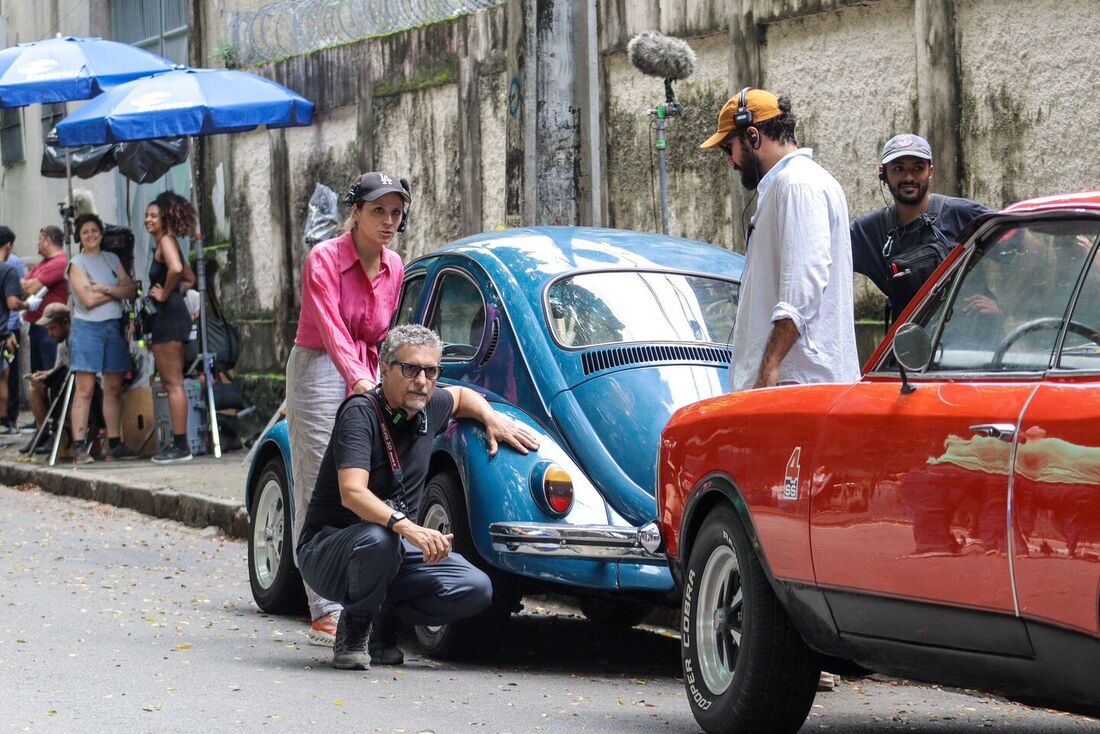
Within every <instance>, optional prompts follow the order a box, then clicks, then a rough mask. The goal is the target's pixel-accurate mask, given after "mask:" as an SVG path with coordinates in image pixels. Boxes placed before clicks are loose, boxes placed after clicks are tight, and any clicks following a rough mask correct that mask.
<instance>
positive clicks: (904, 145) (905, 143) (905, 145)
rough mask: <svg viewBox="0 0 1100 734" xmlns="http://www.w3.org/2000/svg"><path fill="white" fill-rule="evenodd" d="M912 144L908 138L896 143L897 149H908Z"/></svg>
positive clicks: (911, 140)
mask: <svg viewBox="0 0 1100 734" xmlns="http://www.w3.org/2000/svg"><path fill="white" fill-rule="evenodd" d="M912 144H913V139H912V138H910V137H904V138H902V139H901V140H899V141H898V142H897V146H898V147H899V148H908V147H909V146H911V145H912Z"/></svg>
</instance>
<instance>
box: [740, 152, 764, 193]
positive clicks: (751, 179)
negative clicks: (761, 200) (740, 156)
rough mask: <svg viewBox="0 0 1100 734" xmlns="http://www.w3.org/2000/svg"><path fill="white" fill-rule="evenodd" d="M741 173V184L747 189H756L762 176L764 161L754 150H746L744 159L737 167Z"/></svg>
mask: <svg viewBox="0 0 1100 734" xmlns="http://www.w3.org/2000/svg"><path fill="white" fill-rule="evenodd" d="M737 169H738V171H739V172H740V173H741V185H742V186H744V187H745V188H746V189H748V190H749V191H756V187H757V186H759V185H760V179H762V178H764V163H763V162H762V161H761V160H760V156H758V155H757V154H756V151H755V150H751V149H750V150H746V151H745V159H744V160H743V161H741V164H740V165H739V166H738V167H737Z"/></svg>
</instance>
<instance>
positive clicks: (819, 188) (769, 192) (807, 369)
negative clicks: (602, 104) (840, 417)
mask: <svg viewBox="0 0 1100 734" xmlns="http://www.w3.org/2000/svg"><path fill="white" fill-rule="evenodd" d="M794 126H795V116H794V114H793V113H792V112H791V105H790V101H789V100H788V99H787V98H786V97H776V96H775V95H774V94H772V93H771V92H767V91H764V90H762V89H753V88H751V87H746V88H745V89H743V90H741V92H740V93H739V94H737V95H735V96H733V97H731V98H730V99H729V101H727V102H726V104H725V105H724V106H723V107H722V111H721V113H719V115H718V130H717V132H715V133H714V134H713V135H711V136H710V138H708V139H707V140H706V141H705V142H704V143H703V144H702V146H700V147H703V148H719V149H721V150H722V152H723V153H724V154H725V155H726V158H727V160H728V162H729V164H730V165H732V166H733V167H734V168H736V169H737V170H738V171H739V172H740V174H741V183H742V184H743V185H744V186H745V188H746V189H749V190H755V191H756V192H757V193H758V195H759V201H758V202H757V206H756V213H755V214H754V215H753V217H752V220H751V224H750V226H749V229H748V233H747V235H746V236H747V240H748V242H747V248H748V253H747V259H746V261H745V270H744V273H743V275H742V283H741V292H740V297H739V300H738V304H737V322H736V324H735V325H734V330H733V344H732V347H733V361H732V363H731V365H730V390H731V391H738V390H747V389H750V388H758V387H772V386H774V385H779V384H787V383H808V382H854V381H856V380H858V379H859V362H858V358H857V354H856V339H855V320H854V316H853V308H852V247H851V240H850V238H849V231H848V204H847V202H846V200H845V198H844V192H843V190H841V188H840V184H839V183H837V181H836V179H835V178H833V177H832V176H831V175H830V174H829V173H828V172H827V171H826V170H825V169H824V168H822V167H821V166H819V165H818V164H817V163H815V162H814V160H813V151H812V150H810V149H809V148H799V147H798V143H797V142H796V141H795V137H794Z"/></svg>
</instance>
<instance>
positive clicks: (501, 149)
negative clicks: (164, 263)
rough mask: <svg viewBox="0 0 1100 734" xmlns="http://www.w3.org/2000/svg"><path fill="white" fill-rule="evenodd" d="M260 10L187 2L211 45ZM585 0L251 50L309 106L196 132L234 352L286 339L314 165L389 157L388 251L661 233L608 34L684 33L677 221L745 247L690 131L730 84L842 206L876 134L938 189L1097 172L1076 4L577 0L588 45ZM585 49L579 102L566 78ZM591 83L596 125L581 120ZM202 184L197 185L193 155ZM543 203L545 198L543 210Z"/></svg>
mask: <svg viewBox="0 0 1100 734" xmlns="http://www.w3.org/2000/svg"><path fill="white" fill-rule="evenodd" d="M256 7H258V5H257V3H256V2H255V1H254V0H237V1H236V2H234V1H233V0H223V1H222V2H217V3H213V2H206V3H203V4H202V10H201V13H200V14H202V15H203V17H204V18H205V20H206V22H205V23H204V27H203V30H202V33H201V34H198V35H200V36H201V38H202V39H203V41H202V44H203V47H204V49H207V50H203V51H202V53H206V54H208V53H209V51H208V49H210V48H213V47H215V46H217V45H218V44H220V43H222V42H224V37H225V31H224V28H225V27H226V23H227V22H228V19H229V18H230V16H231V14H232V12H235V11H237V10H241V9H244V10H254V9H256ZM588 7H590V6H588V5H586V4H585V3H578V4H574V5H573V6H572V7H570V8H569V10H570V12H568V13H565V12H563V9H562V8H561V7H557V6H556V4H555V3H554V2H552V0H512V2H508V3H505V4H504V5H503V6H501V7H498V8H496V9H494V10H491V11H488V12H483V13H478V14H476V15H474V16H467V17H464V18H459V19H457V20H453V21H448V22H444V23H439V24H436V25H433V26H429V27H422V28H417V29H414V30H411V31H408V32H404V33H399V34H395V35H392V36H387V37H385V38H377V39H370V40H366V41H363V42H360V43H355V44H350V45H346V46H341V47H339V48H334V49H327V50H322V51H318V52H315V53H313V54H310V55H308V56H304V57H294V58H292V59H288V60H284V61H280V62H274V63H271V64H268V65H266V66H263V67H260V68H259V69H257V71H259V73H262V74H265V75H268V76H271V77H273V78H275V79H278V80H279V81H282V82H283V83H286V84H288V85H289V86H291V87H293V88H295V89H298V90H299V91H301V92H303V93H304V94H306V95H307V96H310V97H311V98H313V99H315V100H317V101H318V103H319V107H318V115H317V122H316V124H315V125H314V127H313V128H311V129H309V130H303V131H287V132H285V133H274V132H272V133H266V132H260V133H253V134H250V135H246V136H237V137H235V138H233V139H232V141H230V142H228V143H219V144H218V145H222V146H223V147H222V148H220V149H214V148H210V149H209V152H208V159H210V165H208V166H207V169H208V170H211V171H212V170H213V167H214V165H215V161H214V159H217V161H220V162H223V163H226V165H228V166H229V168H231V170H232V173H231V175H229V176H228V178H227V179H226V180H227V181H229V182H231V183H232V185H231V186H228V187H226V188H225V189H224V190H220V191H219V195H220V196H221V197H223V198H224V205H223V207H222V208H223V209H224V210H225V212H226V220H225V221H223V222H218V223H217V228H220V229H224V230H225V231H224V233H223V234H221V235H219V236H221V237H223V238H224V239H225V240H227V241H229V242H231V246H230V249H229V252H228V259H227V262H226V266H225V268H223V272H222V274H221V276H220V278H221V282H222V284H223V287H224V288H225V289H226V290H227V291H228V292H230V293H231V294H232V297H231V299H227V300H231V301H232V303H233V304H234V305H235V307H236V309H237V312H238V314H239V315H240V317H242V318H243V319H245V320H246V321H248V323H249V324H250V326H249V328H250V329H252V330H253V333H254V334H255V335H256V336H257V337H258V340H257V344H258V345H259V346H258V347H257V349H256V353H252V352H250V353H249V355H248V356H247V360H246V361H247V362H248V363H249V364H252V365H254V366H255V367H257V368H263V369H278V368H279V367H280V366H281V362H282V360H283V359H285V355H286V352H287V346H288V344H289V338H290V335H292V333H293V320H294V318H295V317H296V313H297V299H298V289H299V286H300V284H299V282H298V280H297V273H298V270H299V268H300V264H301V260H302V258H303V257H304V255H305V251H304V247H303V245H302V244H301V231H302V222H303V217H304V211H305V205H306V202H307V200H308V198H309V195H310V193H311V192H312V189H313V185H314V184H315V183H316V182H318V181H321V182H323V183H325V184H327V185H329V186H331V187H332V188H334V189H336V190H337V191H339V190H341V189H342V188H343V187H344V186H346V183H347V181H348V179H350V177H351V176H353V175H354V174H355V173H356V172H357V171H359V170H366V169H371V168H382V169H388V170H393V171H394V172H397V173H400V174H401V175H408V176H409V178H410V179H411V180H412V181H413V184H414V189H415V195H416V202H415V206H414V210H413V227H412V228H411V229H410V232H409V233H408V234H407V235H405V236H404V237H402V238H401V242H400V243H399V245H398V248H399V250H400V252H401V253H402V254H403V255H404V256H405V257H406V258H411V257H414V256H416V255H418V254H420V253H423V252H426V251H428V250H429V249H431V248H433V247H435V246H437V245H439V244H442V243H443V242H446V241H448V240H450V239H453V238H455V237H458V236H460V235H464V234H469V233H473V232H476V231H481V230H484V229H492V228H495V227H499V226H502V225H507V226H515V225H518V224H523V223H531V222H535V221H558V220H555V219H554V218H553V217H554V216H559V217H561V218H562V219H561V221H575V222H577V223H586V222H588V221H591V217H592V216H593V212H594V213H595V216H596V217H597V223H603V224H608V225H610V226H615V227H623V228H633V229H643V230H650V231H654V230H658V229H659V227H660V213H659V202H658V197H657V171H656V162H657V153H656V151H655V149H654V139H653V132H652V128H651V121H652V118H651V115H650V114H648V110H650V109H651V108H652V107H654V106H655V105H656V104H658V103H661V102H663V100H664V88H663V84H662V81H661V80H659V79H655V78H651V77H646V76H643V75H641V74H640V73H639V72H637V71H636V70H635V69H634V68H633V67H632V66H631V65H630V64H629V62H628V61H627V58H626V53H625V47H626V43H627V42H628V41H629V40H630V38H631V37H633V36H634V35H635V34H636V33H638V32H640V31H642V30H645V29H649V28H653V29H657V30H660V31H661V32H663V33H666V34H668V35H674V36H679V37H682V38H686V39H688V40H689V42H690V43H691V45H692V47H693V48H694V50H695V52H696V54H697V56H698V66H697V69H696V72H695V74H694V76H692V77H691V78H690V79H687V80H684V81H682V82H678V83H677V84H676V87H675V88H676V93H677V99H678V101H679V102H680V103H681V105H682V107H683V114H682V115H681V116H679V117H677V118H674V119H671V120H670V121H669V125H668V128H667V131H666V135H667V140H668V146H667V150H666V154H667V159H666V162H667V166H668V173H669V206H670V219H671V222H670V230H671V233H672V234H676V235H684V236H689V237H694V238H698V239H702V240H707V241H711V242H715V243H716V244H719V245H722V246H725V247H729V248H732V249H738V250H739V249H742V248H743V242H744V235H743V226H744V224H743V219H747V217H748V216H749V215H751V211H752V210H751V207H750V208H749V209H748V210H745V205H746V204H748V203H749V199H748V196H747V195H746V194H745V192H744V191H743V190H742V189H741V186H740V183H739V181H738V179H737V177H736V175H735V174H734V173H733V172H731V171H730V170H729V169H728V168H727V167H726V166H725V164H724V161H722V160H721V158H720V156H718V155H716V154H714V153H712V152H707V151H701V150H700V149H699V148H698V145H699V143H700V142H701V141H702V140H703V139H705V138H706V137H707V136H708V135H709V134H710V132H711V131H712V130H713V128H714V124H715V121H716V118H717V113H718V110H719V109H720V107H721V105H722V103H723V102H724V101H725V100H726V99H727V98H728V97H729V96H730V95H732V94H734V93H735V92H736V91H737V90H738V89H739V88H740V87H741V86H743V85H746V84H752V85H754V86H764V87H767V88H769V89H772V90H774V91H777V92H780V93H785V94H787V95H788V96H789V97H790V98H791V99H792V102H793V104H794V109H795V112H796V114H797V115H798V116H799V118H800V121H801V122H800V125H799V128H798V136H799V141H800V143H801V144H803V145H807V146H810V147H813V148H814V149H815V155H816V157H817V159H818V160H819V161H820V162H822V163H823V164H824V165H825V166H826V167H827V168H828V169H829V170H830V171H832V172H833V173H834V175H836V177H837V178H838V180H839V181H840V182H841V184H842V185H843V186H844V189H845V191H846V192H847V195H848V201H849V207H850V210H851V213H852V214H853V215H855V214H858V213H861V212H863V211H866V210H868V209H870V208H873V207H877V206H881V205H882V201H883V199H882V196H883V193H884V192H883V191H881V190H880V187H879V184H878V180H877V175H876V174H877V160H878V155H879V151H880V150H881V147H882V144H883V143H884V142H885V141H886V140H887V139H888V138H889V137H891V136H892V135H894V134H896V133H898V132H902V131H908V130H913V131H917V132H920V133H922V134H924V135H926V136H927V137H929V139H930V140H931V141H932V143H933V146H934V148H935V150H936V151H937V156H938V158H937V172H936V178H935V180H934V182H933V188H934V189H935V190H939V191H942V192H944V193H952V194H963V195H966V196H971V197H973V198H976V199H978V200H980V201H982V202H984V203H986V204H989V205H990V206H994V207H996V206H1001V205H1003V204H1005V203H1008V202H1011V201H1014V200H1018V199H1020V198H1024V197H1028V196H1034V195H1039V194H1047V193H1053V192H1057V191H1063V190H1072V189H1078V188H1083V187H1086V186H1092V185H1095V176H1094V173H1093V171H1094V168H1095V156H1093V155H1091V154H1090V153H1089V151H1090V150H1091V148H1090V146H1089V145H1088V144H1087V143H1086V144H1084V145H1080V144H1077V143H1079V142H1081V141H1087V140H1088V139H1089V134H1088V133H1089V130H1088V125H1089V124H1090V121H1091V120H1092V119H1094V118H1096V117H1097V112H1098V111H1100V110H1098V109H1097V108H1098V107H1100V102H1098V101H1097V100H1096V98H1095V95H1091V94H1089V92H1090V91H1091V90H1092V89H1094V88H1096V86H1097V82H1100V73H1098V72H1097V71H1096V68H1095V65H1094V64H1092V63H1091V61H1090V56H1091V54H1090V51H1091V50H1092V48H1093V47H1094V45H1095V44H1094V42H1093V39H1094V38H1096V37H1097V32H1098V31H1100V13H1096V12H1095V10H1096V9H1097V4H1096V3H1094V2H1086V3H1081V4H1078V5H1076V6H1072V7H1070V6H1066V5H1064V4H1062V3H1057V2H1055V0H1036V1H1035V2H1025V1H1023V0H1020V1H1019V2H1009V3H1005V2H1000V1H998V0H957V1H955V2H952V1H951V0H665V1H662V2H656V1H655V0H645V1H643V0H610V1H608V2H599V3H597V4H595V5H594V7H595V12H596V17H595V26H596V28H597V32H598V38H597V44H596V48H597V51H596V55H595V57H594V58H593V57H592V56H591V55H590V54H588V52H587V51H586V50H585V40H586V38H585V35H586V29H585V28H584V27H583V21H584V17H585V12H586V9H587V8H588ZM525 16H526V17H527V18H529V19H533V20H531V22H532V23H535V24H536V25H535V26H532V25H530V24H529V23H525V20H524V18H525ZM547 23H549V24H550V25H546V24H547ZM554 23H558V24H559V25H561V24H567V27H566V28H555V27H554V26H553V24H554ZM554 31H567V33H558V34H557V35H555V33H554ZM554 37H567V38H568V41H566V42H565V43H567V44H568V51H569V52H570V53H572V54H573V55H574V56H573V57H572V58H569V59H563V58H562V57H561V54H562V53H563V49H562V47H560V46H559V47H554V46H551V47H549V48H547V46H546V44H547V43H552V41H548V40H547V39H549V38H554ZM539 44H542V46H541V48H540V46H539ZM528 47H533V48H535V49H536V52H535V58H534V59H531V58H528V56H529V55H530V54H529V53H528ZM540 54H541V55H540ZM589 68H592V69H595V70H596V75H597V76H596V77H595V78H596V84H595V85H594V88H595V90H596V96H595V98H593V97H591V96H586V90H585V89H583V88H582V87H584V86H585V85H586V84H588V77H587V74H588V73H589V72H588V69H589ZM525 69H527V70H528V71H525ZM531 75H534V77H535V79H534V80H532V79H531V78H530V77H531ZM563 80H565V81H566V82H567V83H568V84H569V85H572V87H573V93H572V96H571V97H570V98H565V97H568V92H567V91H566V90H563V89H561V85H562V81H563ZM555 84H557V85H558V86H557V87H555ZM555 89H556V90H557V91H555V92H554V98H553V100H550V101H552V102H553V105H549V107H545V108H542V109H543V110H544V116H542V117H537V118H536V119H535V120H534V121H532V119H531V118H530V114H531V111H532V110H533V109H535V108H534V107H532V105H531V104H530V103H529V98H530V97H531V96H532V95H534V96H538V95H539V94H542V95H544V96H548V95H550V90H555ZM539 90H542V91H541V92H540V91H539ZM563 95H565V97H563ZM591 103H594V104H595V105H597V106H598V110H597V115H596V118H595V119H598V125H597V127H596V128H595V129H592V130H590V129H588V128H586V127H585V124H584V119H585V116H586V115H587V114H588V113H589V109H588V108H587V105H589V104H591ZM540 104H541V103H540ZM554 105H557V106H556V107H555V106H554ZM551 108H552V109H556V110H557V112H555V113H554V114H553V115H549V116H546V115H545V110H546V109H551ZM550 118H553V119H550ZM560 125H564V127H562V126H560ZM563 136H564V137H563ZM569 136H573V142H570V138H569ZM585 146H590V148H591V150H590V151H589V149H586V147H585ZM555 165H560V166H561V168H557V169H555V168H553V166H555ZM206 181H207V190H208V191H213V188H214V186H213V182H212V181H211V179H210V175H209V174H208V175H207V176H206ZM276 189H278V191H276ZM570 192H572V194H571V193H570ZM570 196H572V197H574V199H569V201H568V206H566V205H565V204H564V203H562V202H565V201H566V200H567V199H568V198H569V197H570ZM887 196H888V194H887ZM533 199H535V200H533ZM540 200H541V204H540ZM554 201H557V202H558V204H554V203H553V202H554ZM548 202H549V204H551V205H552V208H553V207H556V214H555V212H547V211H544V210H545V209H546V205H547V203H548ZM217 207H218V204H217V203H214V205H213V207H211V208H212V209H215V208H217ZM559 210H560V211H559ZM857 287H858V289H859V291H860V294H861V296H862V298H861V301H862V309H863V311H864V312H865V313H866V314H867V315H873V314H876V313H878V309H877V305H876V303H875V298H874V297H873V294H871V292H870V291H871V289H869V287H868V284H866V283H859V284H858V285H857ZM271 340H274V342H275V344H276V348H275V349H274V350H271V349H270V344H271Z"/></svg>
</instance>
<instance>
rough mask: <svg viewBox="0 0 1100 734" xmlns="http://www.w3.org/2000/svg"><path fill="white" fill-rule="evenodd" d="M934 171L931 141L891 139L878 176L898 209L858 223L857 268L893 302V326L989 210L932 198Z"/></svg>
mask: <svg viewBox="0 0 1100 734" xmlns="http://www.w3.org/2000/svg"><path fill="white" fill-rule="evenodd" d="M934 171H935V166H933V165H932V146H931V145H929V144H928V141H927V140H925V139H924V138H922V137H920V136H919V135H913V134H911V133H905V134H903V135H895V136H894V137H892V138H890V139H889V140H888V141H886V145H885V146H883V148H882V161H881V165H880V167H879V174H878V175H879V180H880V181H881V182H882V183H884V184H886V188H888V189H889V190H890V196H892V197H893V198H894V205H893V206H884V207H882V208H881V209H876V210H875V211H872V212H868V213H866V214H863V215H862V216H860V217H858V218H856V219H855V220H854V221H853V222H852V228H851V236H852V264H853V266H854V267H855V271H856V272H857V273H861V274H863V275H866V276H867V277H868V278H870V279H871V281H872V282H873V283H874V284H875V286H877V287H878V289H879V290H880V291H882V293H883V294H884V295H885V296H886V297H887V298H888V299H889V302H888V304H887V308H888V313H889V321H891V322H892V321H894V320H895V319H897V317H898V316H899V315H900V314H901V312H902V311H904V310H905V307H906V306H907V305H909V301H910V300H912V298H913V296H915V295H916V294H917V291H918V290H920V287H921V286H922V285H924V281H926V280H927V279H928V276H930V275H932V272H933V271H934V270H935V269H936V268H937V267H938V266H939V264H940V263H941V262H943V259H944V258H945V257H947V253H948V252H950V251H951V248H953V247H954V246H955V243H956V241H957V239H958V236H959V232H960V231H962V229H963V228H964V227H966V225H967V224H969V223H970V222H971V220H973V219H974V218H975V217H977V216H979V215H981V214H985V213H986V212H988V211H989V209H988V208H986V207H984V206H982V205H981V204H979V203H978V202H976V201H971V200H970V199H959V198H956V197H953V196H943V195H942V194H933V193H930V192H929V190H928V187H929V184H931V182H932V174H933V173H934Z"/></svg>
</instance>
